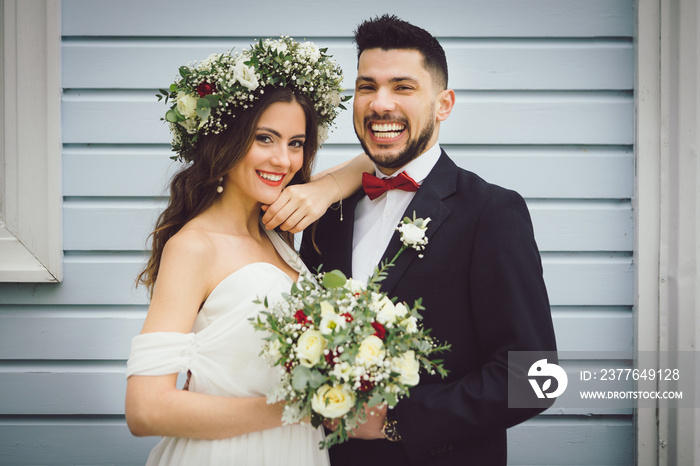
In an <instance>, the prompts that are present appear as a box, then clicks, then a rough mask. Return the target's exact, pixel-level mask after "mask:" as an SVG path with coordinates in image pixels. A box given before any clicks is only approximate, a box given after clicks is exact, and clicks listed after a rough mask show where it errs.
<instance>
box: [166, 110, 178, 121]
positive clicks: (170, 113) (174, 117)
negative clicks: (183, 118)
mask: <svg viewBox="0 0 700 466" xmlns="http://www.w3.org/2000/svg"><path fill="white" fill-rule="evenodd" d="M165 120H166V121H169V122H170V123H177V120H178V118H177V113H175V111H174V110H168V111H167V112H165Z"/></svg>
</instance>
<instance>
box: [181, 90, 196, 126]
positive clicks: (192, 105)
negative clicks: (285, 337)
mask: <svg viewBox="0 0 700 466" xmlns="http://www.w3.org/2000/svg"><path fill="white" fill-rule="evenodd" d="M176 102H177V111H178V112H180V113H181V114H182V116H184V117H185V118H187V119H188V120H189V119H190V118H195V117H196V116H197V99H196V98H195V97H194V96H191V95H189V94H186V93H185V92H183V91H180V92H178V93H177V98H176ZM183 126H184V125H183Z"/></svg>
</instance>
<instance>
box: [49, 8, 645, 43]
mask: <svg viewBox="0 0 700 466" xmlns="http://www.w3.org/2000/svg"><path fill="white" fill-rule="evenodd" d="M63 5H64V6H63V30H64V32H63V34H64V35H67V36H129V35H131V36H165V37H169V36H173V35H177V36H195V37H217V36H218V37H227V36H231V35H234V33H235V35H237V36H241V37H251V38H259V37H261V36H266V37H267V36H276V35H279V34H287V35H292V36H299V37H309V36H328V37H347V36H348V35H349V33H350V32H351V31H353V30H354V29H355V27H356V26H357V24H359V23H360V22H361V21H363V20H365V19H367V18H369V17H371V16H375V15H381V14H384V13H387V12H389V13H393V14H397V15H398V16H400V17H401V18H402V19H405V20H406V21H410V22H412V23H414V24H417V25H419V26H421V27H424V28H426V29H427V30H428V31H431V32H432V33H433V34H434V35H435V36H437V37H439V38H442V37H589V36H590V37H617V36H624V37H632V35H633V33H634V16H633V8H634V1H633V0H586V1H580V0H530V1H527V2H521V1H517V0H489V1H460V2H455V1H453V0H433V1H431V2H430V4H429V5H428V4H426V3H425V2H424V1H423V0H407V1H404V2H402V3H401V5H400V6H397V5H396V4H394V3H392V4H387V3H385V2H377V1H376V0H353V1H352V2H351V3H349V4H348V7H347V8H331V7H329V6H328V4H324V3H318V2H311V1H309V2H305V1H297V2H279V1H270V0H261V1H259V2H232V1H230V0H208V1H207V2H206V4H205V3H204V2H200V4H198V5H197V7H196V8H194V7H193V5H192V2H190V1H188V0H149V1H143V0H121V1H119V2H109V1H94V0H63ZM199 5H201V7H200V6H199Z"/></svg>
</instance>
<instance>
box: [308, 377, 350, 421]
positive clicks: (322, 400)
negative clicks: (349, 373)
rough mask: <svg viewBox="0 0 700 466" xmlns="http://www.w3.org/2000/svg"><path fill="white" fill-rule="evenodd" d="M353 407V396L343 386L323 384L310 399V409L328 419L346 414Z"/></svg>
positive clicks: (348, 389)
mask: <svg viewBox="0 0 700 466" xmlns="http://www.w3.org/2000/svg"><path fill="white" fill-rule="evenodd" d="M354 405H355V394H354V393H353V392H352V390H350V388H348V387H347V386H345V385H342V386H338V385H334V386H333V387H331V386H330V385H328V384H323V385H321V386H320V387H318V389H317V390H316V392H315V393H314V395H313V397H312V398H311V409H313V410H314V411H316V412H317V413H318V414H320V415H321V416H323V417H326V418H328V419H335V418H337V417H340V416H342V415H344V414H347V412H348V411H350V408H352V407H353V406H354Z"/></svg>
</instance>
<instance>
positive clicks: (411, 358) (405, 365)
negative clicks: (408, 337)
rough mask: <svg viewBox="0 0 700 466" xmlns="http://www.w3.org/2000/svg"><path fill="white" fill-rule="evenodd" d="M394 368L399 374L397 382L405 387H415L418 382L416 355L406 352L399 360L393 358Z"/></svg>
mask: <svg viewBox="0 0 700 466" xmlns="http://www.w3.org/2000/svg"><path fill="white" fill-rule="evenodd" d="M393 363H394V367H395V368H396V371H397V372H398V373H399V374H400V376H399V381H400V382H401V383H403V384H405V385H410V386H415V385H418V382H419V381H420V376H419V375H418V371H419V369H420V363H419V362H418V360H417V359H416V354H415V353H414V352H413V351H406V352H405V353H403V354H402V355H401V357H399V358H395V359H394V361H393Z"/></svg>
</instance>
